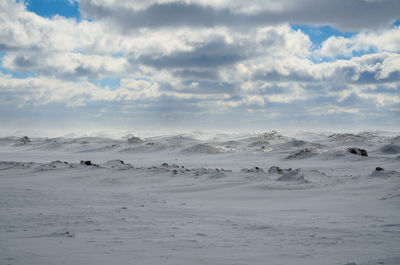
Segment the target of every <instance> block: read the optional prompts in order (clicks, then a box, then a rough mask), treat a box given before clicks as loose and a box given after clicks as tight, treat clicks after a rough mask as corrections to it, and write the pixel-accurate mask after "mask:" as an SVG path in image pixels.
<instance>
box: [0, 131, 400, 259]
mask: <svg viewBox="0 0 400 265" xmlns="http://www.w3.org/2000/svg"><path fill="white" fill-rule="evenodd" d="M352 148H353V149H354V150H355V151H354V152H353V153H352V151H351V149H352ZM363 150H364V151H365V152H367V154H368V155H367V156H364V155H362V154H364V152H363ZM0 161H1V162H0V264H12V265H14V264H41V265H45V264H59V265H61V264H174V265H177V264H232V265H233V264H235V265H239V264H243V265H245V264H272V265H274V264H282V265H283V264H285V265H286V264H297V265H300V264H304V265H306V264H307V265H310V264H317V265H333V264H339V265H350V264H351V265H354V264H356V265H363V264H365V265H373V264H392V265H398V264H400V133H386V132H363V133H357V134H350V133H342V134H333V133H317V132H301V133H296V134H293V135H290V136H289V135H285V134H280V133H278V132H275V131H272V132H266V133H252V134H227V133H226V134H213V135H210V134H205V133H201V132H194V133H190V134H189V133H187V134H180V135H178V134H174V135H162V136H154V135H153V136H143V137H138V136H137V135H127V136H124V137H118V138H115V137H109V136H107V135H92V136H85V137H81V136H77V135H69V136H64V137H57V138H45V137H30V136H29V135H28V136H27V137H23V135H22V136H18V137H17V136H9V137H7V136H3V137H1V138H0Z"/></svg>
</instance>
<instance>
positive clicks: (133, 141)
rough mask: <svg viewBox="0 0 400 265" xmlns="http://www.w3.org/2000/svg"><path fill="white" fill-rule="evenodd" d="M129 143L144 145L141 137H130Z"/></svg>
mask: <svg viewBox="0 0 400 265" xmlns="http://www.w3.org/2000/svg"><path fill="white" fill-rule="evenodd" d="M127 141H128V143H130V144H138V143H142V142H143V140H142V139H140V138H139V137H136V136H132V137H130V138H129V139H128V140H127Z"/></svg>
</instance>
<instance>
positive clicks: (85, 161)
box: [81, 160, 98, 167]
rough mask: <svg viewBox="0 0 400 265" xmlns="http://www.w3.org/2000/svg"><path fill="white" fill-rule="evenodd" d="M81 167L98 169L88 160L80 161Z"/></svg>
mask: <svg viewBox="0 0 400 265" xmlns="http://www.w3.org/2000/svg"><path fill="white" fill-rule="evenodd" d="M81 165H85V166H94V167H98V165H96V164H94V163H92V161H90V160H81Z"/></svg>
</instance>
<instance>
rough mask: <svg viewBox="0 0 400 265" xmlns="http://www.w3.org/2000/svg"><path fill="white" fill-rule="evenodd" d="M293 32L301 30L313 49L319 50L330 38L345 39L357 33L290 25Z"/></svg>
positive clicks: (326, 27)
mask: <svg viewBox="0 0 400 265" xmlns="http://www.w3.org/2000/svg"><path fill="white" fill-rule="evenodd" d="M290 26H291V27H292V29H294V30H298V29H299V30H301V31H302V32H304V33H305V34H307V35H308V37H309V38H310V41H311V42H312V43H313V47H312V48H313V49H316V48H319V47H320V46H321V44H322V43H323V42H324V41H325V40H327V39H328V38H329V37H332V36H342V37H345V38H350V37H352V36H354V35H356V34H357V32H342V31H340V30H337V29H334V28H332V27H331V26H321V27H316V26H309V25H295V24H292V25H290Z"/></svg>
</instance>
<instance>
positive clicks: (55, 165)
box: [40, 160, 72, 170]
mask: <svg viewBox="0 0 400 265" xmlns="http://www.w3.org/2000/svg"><path fill="white" fill-rule="evenodd" d="M71 167H72V165H71V164H69V163H68V162H62V161H60V160H56V161H52V162H50V163H48V164H43V165H41V166H40V169H41V170H51V169H62V168H71Z"/></svg>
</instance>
